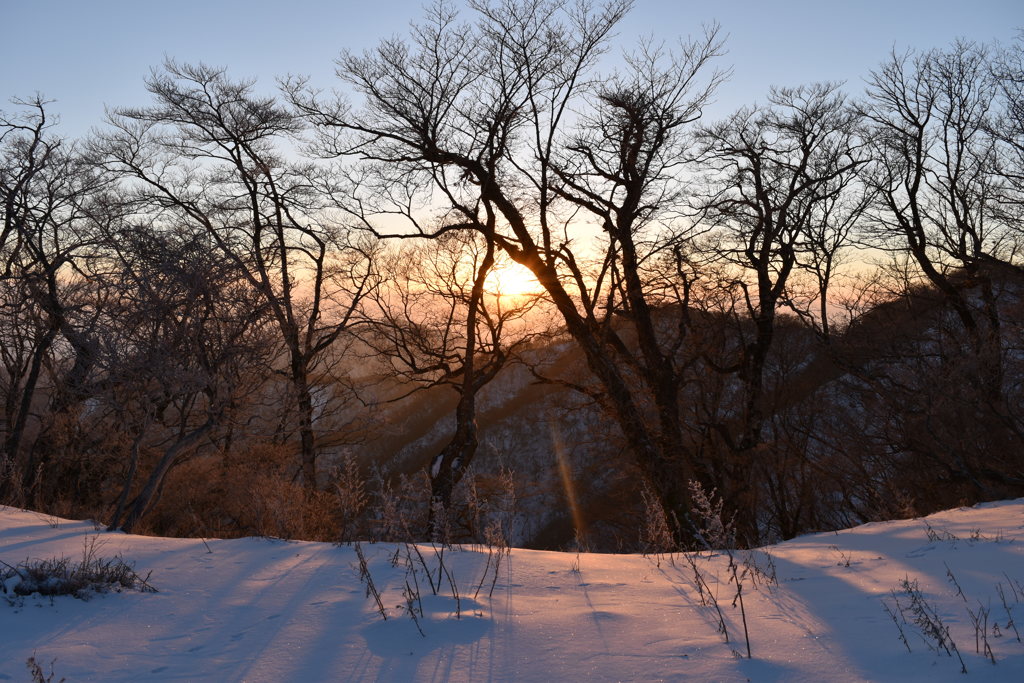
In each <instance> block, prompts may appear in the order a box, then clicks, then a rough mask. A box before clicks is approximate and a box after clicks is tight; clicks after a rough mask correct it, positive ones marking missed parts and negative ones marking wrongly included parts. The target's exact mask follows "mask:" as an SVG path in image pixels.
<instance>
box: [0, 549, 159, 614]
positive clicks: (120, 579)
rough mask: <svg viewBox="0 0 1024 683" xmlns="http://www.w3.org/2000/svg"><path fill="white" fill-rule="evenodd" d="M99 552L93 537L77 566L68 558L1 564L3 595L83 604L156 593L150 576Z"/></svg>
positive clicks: (0, 576)
mask: <svg viewBox="0 0 1024 683" xmlns="http://www.w3.org/2000/svg"><path fill="white" fill-rule="evenodd" d="M96 551H97V543H96V537H92V538H89V539H86V541H85V543H84V548H83V551H82V559H81V560H79V561H77V562H76V561H72V560H71V559H69V558H67V557H59V558H50V559H42V560H25V561H24V562H22V563H20V564H18V565H10V564H7V563H6V562H2V561H0V564H2V565H3V568H2V569H0V591H2V592H4V593H7V592H13V593H14V594H15V595H21V596H25V595H32V594H33V593H39V594H40V595H49V596H53V595H72V596H74V597H76V598H79V599H80V600H88V599H89V598H90V597H92V596H93V595H95V594H97V593H107V592H110V591H115V592H118V593H119V592H121V591H124V590H137V591H142V592H143V593H155V592H156V588H154V587H153V586H152V585H150V583H149V576H150V575H149V574H146V576H145V577H142V576H139V574H138V573H137V572H136V571H135V567H134V566H133V565H132V564H130V563H128V562H125V561H124V560H123V559H121V557H120V556H117V557H114V558H110V559H105V558H101V557H98V556H97V554H96ZM8 583H10V584H11V585H10V586H8Z"/></svg>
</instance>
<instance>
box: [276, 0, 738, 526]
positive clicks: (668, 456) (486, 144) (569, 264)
mask: <svg viewBox="0 0 1024 683" xmlns="http://www.w3.org/2000/svg"><path fill="white" fill-rule="evenodd" d="M630 4H631V3H630V2H628V1H621V0H620V1H614V2H610V3H608V4H605V5H600V6H596V5H593V4H590V3H577V4H567V3H562V2H549V1H547V0H528V1H524V2H477V3H473V4H472V8H473V10H474V11H475V13H476V21H475V22H474V23H472V24H469V25H464V24H460V23H459V22H458V19H457V16H456V13H455V12H453V11H451V10H450V9H449V8H447V7H446V6H444V5H441V6H435V8H434V9H433V10H432V11H431V13H430V15H429V17H428V20H427V21H426V22H424V23H423V24H420V25H418V26H416V27H414V29H413V32H412V37H411V43H406V42H405V41H402V40H390V41H385V42H383V43H382V44H381V45H380V46H379V47H377V48H376V49H375V50H372V51H370V52H367V53H366V54H364V55H361V56H358V55H352V54H345V55H343V57H342V58H341V60H340V61H339V75H340V76H341V77H342V78H343V79H344V80H346V81H347V82H349V83H350V84H352V85H353V86H354V87H355V88H356V89H357V90H358V91H359V92H360V93H361V94H362V95H363V96H364V98H365V107H364V108H363V109H362V110H360V111H357V112H353V111H352V110H351V109H350V108H349V107H348V106H347V105H345V104H344V103H341V102H339V103H331V102H327V101H324V100H323V99H322V98H320V97H318V96H317V94H316V93H311V92H308V91H304V90H302V89H301V88H299V87H294V88H293V99H294V100H295V102H296V104H297V105H298V106H299V107H301V108H302V109H303V110H304V111H305V112H306V114H307V115H308V117H309V118H310V120H311V121H312V122H313V123H314V124H315V125H316V126H317V127H318V128H319V129H320V130H321V131H322V133H323V136H324V140H323V141H324V142H325V143H328V146H329V148H330V151H332V152H333V153H335V154H338V155H343V156H344V155H354V156H358V157H361V158H363V159H365V160H367V161H368V162H372V163H373V164H375V166H376V167H377V168H381V167H383V168H385V169H387V168H390V169H392V171H391V173H390V174H389V173H387V172H384V171H382V172H379V173H377V174H376V175H375V176H374V182H372V183H371V182H368V181H366V180H362V179H361V182H362V183H363V184H362V185H361V186H357V187H356V191H357V192H358V193H359V194H358V196H359V198H360V199H359V200H358V201H355V202H347V206H348V207H349V209H350V211H351V212H352V213H353V215H355V216H356V217H357V218H358V219H359V220H361V221H362V222H363V224H364V225H365V226H366V227H368V228H370V229H373V230H376V231H377V232H382V230H381V223H380V218H381V216H382V214H394V213H402V214H403V215H405V216H406V217H407V218H409V221H410V222H409V224H410V225H411V226H412V228H413V230H415V231H418V232H420V233H421V234H424V235H436V234H439V233H440V232H443V231H446V230H452V229H474V230H479V229H480V226H489V225H492V224H493V225H494V226H495V227H494V233H493V239H494V242H495V245H496V246H497V247H498V248H499V249H501V250H502V251H504V252H505V253H506V254H508V256H509V257H510V258H512V259H513V260H514V261H516V262H517V263H520V264H522V265H524V266H526V267H527V268H529V269H530V271H531V272H533V274H534V276H535V277H536V278H537V280H538V282H539V283H540V284H541V286H542V287H543V288H544V290H545V292H546V293H547V296H548V297H549V298H550V300H551V302H552V305H553V306H554V308H555V309H556V310H557V311H558V312H559V314H560V316H561V318H562V320H563V322H564V324H565V326H566V330H567V332H568V334H569V335H571V336H572V338H573V339H575V341H576V342H577V343H578V344H579V345H580V347H581V349H582V350H583V353H584V356H585V358H586V361H587V365H588V367H589V368H590V371H591V372H592V373H593V376H594V377H595V378H596V381H597V386H596V387H594V388H591V389H589V391H590V392H591V393H595V391H596V393H597V394H598V395H599V396H600V398H601V400H602V402H603V404H604V405H605V406H607V407H608V408H609V410H610V412H611V414H612V415H613V416H614V418H615V420H616V422H617V423H618V425H619V427H620V429H621V430H622V433H623V435H624V436H625V438H626V439H627V441H628V442H629V445H630V448H631V449H632V451H633V453H634V454H635V455H636V458H637V462H638V463H639V464H640V466H641V469H642V471H643V472H644V473H645V475H646V477H647V478H648V479H649V480H650V482H651V484H652V486H653V487H654V488H655V490H656V491H657V492H658V495H659V498H660V500H661V501H662V503H663V504H664V505H665V506H666V508H667V509H669V510H671V511H672V512H674V513H676V514H678V515H682V514H685V513H686V511H687V510H688V507H689V506H688V502H687V501H688V493H687V479H688V478H690V477H691V476H692V474H693V463H692V460H691V458H690V457H689V456H688V454H686V453H683V452H682V451H681V447H680V443H679V439H678V438H677V436H676V435H675V434H673V433H671V432H672V430H675V429H677V428H678V417H677V416H676V415H675V414H674V413H673V411H674V408H673V406H674V405H675V399H674V398H673V397H672V396H670V394H671V393H672V392H671V391H670V390H669V389H668V388H667V387H668V385H669V384H670V383H671V380H672V373H669V374H668V375H667V376H663V375H662V374H661V370H662V369H663V367H664V363H665V362H666V359H668V358H670V357H671V350H670V349H671V344H669V345H668V346H667V347H662V346H660V344H661V342H658V343H649V344H648V346H647V351H646V352H645V353H646V354H647V355H645V356H643V357H642V359H641V360H636V359H634V360H635V364H634V367H633V368H630V367H627V366H626V365H624V364H623V362H622V360H623V357H626V356H629V357H631V353H630V352H629V351H628V344H627V342H626V341H625V340H624V339H623V337H622V336H621V330H620V329H619V328H618V327H617V318H616V317H614V316H613V315H612V313H613V312H614V311H616V310H619V309H620V308H622V306H624V305H625V306H630V307H631V308H630V309H629V310H630V313H631V314H633V315H637V316H640V317H641V318H644V317H647V318H648V320H647V321H646V322H643V323H642V324H643V325H644V326H646V329H645V334H649V331H650V327H651V326H652V325H654V323H650V318H651V317H653V316H654V313H649V312H648V310H647V309H648V308H652V305H651V304H650V303H646V301H645V297H647V296H648V293H647V292H644V291H640V290H639V289H638V288H639V287H641V285H640V284H638V280H642V277H641V276H640V275H639V273H637V272H636V271H637V269H638V268H640V267H641V263H642V262H643V261H644V259H645V258H647V257H648V251H649V244H650V242H648V241H646V240H645V239H644V238H641V237H639V236H638V235H639V233H641V232H642V231H644V230H645V229H650V228H651V227H652V226H654V225H656V223H655V219H656V218H658V217H661V215H662V212H663V210H664V209H665V208H666V205H667V204H670V203H671V194H672V191H671V190H666V188H667V187H669V186H670V182H669V177H670V176H672V175H673V174H675V173H677V172H678V169H674V168H673V164H675V161H674V160H673V159H672V154H673V153H674V150H677V149H678V147H677V145H678V141H679V139H680V136H682V135H683V133H684V131H685V124H686V123H687V122H689V121H691V120H692V119H694V118H696V117H697V116H698V115H699V112H700V109H701V105H702V104H703V102H704V101H705V100H706V99H707V96H708V93H709V92H710V89H711V88H713V86H714V84H715V83H716V82H717V81H718V80H719V78H720V76H718V75H711V76H709V77H702V76H701V74H702V73H703V70H704V67H705V66H706V63H707V61H708V60H709V59H710V58H711V57H712V56H713V55H714V54H716V53H717V52H718V49H719V48H718V46H719V44H718V41H717V38H716V37H715V36H714V33H713V32H711V33H709V35H708V36H705V38H704V39H703V40H698V41H696V42H694V43H693V44H688V45H687V46H684V48H683V50H682V52H681V56H679V57H676V58H669V59H667V60H666V61H665V62H664V63H663V62H662V60H659V59H658V51H657V50H653V49H652V50H648V51H647V52H642V53H641V54H640V55H638V56H637V57H636V58H633V59H631V60H630V61H629V63H628V64H627V67H626V70H625V71H624V73H623V75H621V76H618V77H614V78H612V79H611V80H610V81H607V80H606V79H603V78H602V76H601V75H599V74H598V73H597V72H596V69H595V67H596V65H597V60H598V58H599V57H600V55H601V54H602V53H603V52H604V51H605V49H606V47H607V41H608V38H609V36H610V34H611V32H612V30H613V29H614V27H615V25H616V24H617V23H618V22H619V20H620V19H621V18H622V16H623V15H624V14H625V13H626V12H627V11H628V10H629V7H630ZM655 65H658V66H657V68H653V67H654V66H655ZM659 74H661V75H663V74H669V82H668V83H667V84H662V83H660V82H659V79H660V78H661V75H659ZM606 82H607V83H608V84H609V85H608V87H602V83H606ZM293 85H296V84H293ZM590 98H592V100H595V101H598V102H600V103H601V104H600V105H599V106H600V107H601V110H600V112H599V113H598V114H596V115H595V116H594V117H593V118H592V119H589V120H588V119H586V118H584V119H579V118H578V117H576V116H575V115H574V113H573V112H574V111H575V109H576V108H577V107H581V108H582V107H585V106H586V102H587V101H588V99H590ZM577 124H579V125H577ZM617 143H618V145H619V146H618V147H617V146H616V144H617ZM619 149H623V152H622V153H620V152H618V151H616V150H619ZM399 169H401V170H403V171H405V172H403V173H399V172H398V170H399ZM602 172H609V173H610V174H612V175H611V176H610V177H604V178H603V177H601V175H600V174H601V173H602ZM633 174H640V176H641V177H634V175H633ZM369 188H373V194H372V197H373V198H376V200H377V201H374V200H373V199H371V198H370V193H369V192H368V191H367V190H368V189H369ZM382 188H384V189H382ZM381 197H385V198H388V199H392V200H400V201H396V202H395V204H397V205H400V206H401V207H402V210H401V211H394V210H387V209H385V208H384V207H382V206H381V204H380V203H379V200H380V198H381ZM415 197H420V198H421V199H419V200H418V202H417V201H416V200H415V199H414V198H415ZM423 197H427V198H429V199H423ZM424 202H426V204H427V205H428V206H429V205H436V203H437V202H443V204H444V205H447V206H451V207H454V210H453V211H451V212H449V213H448V214H446V215H447V216H448V217H449V219H450V220H448V221H442V222H441V223H440V227H439V228H431V229H427V226H424V224H423V223H422V222H420V221H417V220H416V219H415V216H414V215H410V214H413V212H412V211H409V210H408V207H411V206H414V205H416V204H420V205H422V204H423V203H424ZM588 214H589V215H588ZM492 216H493V217H495V220H490V218H491V217H492ZM606 219H607V220H606ZM594 223H596V224H597V226H598V227H599V230H601V231H602V232H601V235H603V244H601V246H600V247H599V248H598V249H596V252H597V254H598V261H597V264H596V266H594V267H593V268H591V267H590V261H591V259H590V257H589V250H588V247H587V246H585V244H586V241H585V240H583V239H582V236H583V235H588V236H589V235H592V234H593V233H594V232H595V231H594V230H593V229H592V228H591V227H590V226H591V225H593V224H594ZM435 225H436V224H435ZM623 243H625V244H626V245H627V246H626V247H623ZM634 245H636V246H635V249H636V251H635V252H633V251H632V249H633V248H634ZM627 282H629V283H632V284H629V285H628V287H626V286H625V283H627ZM630 291H631V293H630ZM620 297H624V298H620ZM622 301H625V302H626V303H625V304H622V303H621V302H622ZM624 310H625V309H624ZM622 320H625V319H622ZM648 342H651V340H650V339H648ZM656 346H657V348H655V347H656ZM640 367H642V368H644V372H645V373H647V374H640V375H637V374H634V369H635V368H640ZM655 379H656V380H657V381H656V382H654V381H653V380H655ZM580 388H582V389H587V388H586V387H580ZM652 395H654V396H657V397H658V398H659V400H662V401H663V403H664V404H665V405H663V406H659V411H658V412H659V413H660V414H661V419H662V421H663V422H664V424H666V425H668V428H667V429H664V432H665V433H662V432H663V429H662V427H660V426H659V422H658V419H655V420H654V421H653V422H652V421H649V420H648V413H647V411H646V410H645V404H646V403H647V401H648V397H650V396H652Z"/></svg>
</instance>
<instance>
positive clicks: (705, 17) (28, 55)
mask: <svg viewBox="0 0 1024 683" xmlns="http://www.w3.org/2000/svg"><path fill="white" fill-rule="evenodd" d="M424 4H425V3H424V2H423V0H386V1H382V0H376V1H375V2H366V1H365V0H360V1H352V0H334V1H331V0H291V2H289V3H287V4H286V3H282V2H280V1H279V0H275V1H273V2H271V1H269V0H219V1H216V0H177V1H176V2H166V1H165V2H150V1H146V2H139V0H91V1H88V2H86V1H83V0H0V16H3V17H4V20H3V24H4V29H5V30H4V37H3V39H2V40H0V109H3V110H7V111H9V110H10V109H11V106H10V104H9V100H10V98H12V97H16V96H21V97H25V96H32V95H33V94H34V93H36V92H40V93H42V94H43V95H45V96H46V97H47V98H49V99H52V100H56V101H55V103H54V104H53V105H51V111H52V112H56V113H58V114H59V115H60V116H61V119H62V126H61V130H62V132H63V134H65V135H69V136H79V135H83V134H85V133H86V132H87V131H88V130H89V128H90V127H92V126H95V125H98V124H101V123H102V121H103V117H104V107H105V106H140V105H144V104H146V103H147V102H148V96H147V94H146V92H145V90H144V85H143V79H144V78H145V76H146V75H147V74H148V73H149V70H150V68H151V67H153V66H157V65H159V64H160V63H161V62H162V61H163V60H164V58H165V57H173V58H176V59H178V60H180V61H184V62H199V61H202V62H205V63H208V64H212V65H217V66H226V67H228V68H229V70H230V73H231V74H232V75H234V76H235V77H255V78H257V79H258V80H259V82H260V83H261V84H263V85H265V86H266V87H271V86H272V84H273V82H274V78H275V77H277V76H282V75H285V74H304V75H309V76H310V77H311V78H312V81H313V84H314V85H316V86H319V87H323V88H331V87H335V86H336V85H338V83H337V81H336V79H335V78H334V75H333V71H334V64H333V62H334V59H335V58H336V57H337V55H338V53H339V52H340V51H341V50H342V49H343V48H348V49H352V50H356V51H360V50H362V49H365V48H368V47H372V46H373V45H374V44H376V42H377V41H379V40H380V39H382V38H387V37H390V36H393V35H402V34H405V33H406V32H407V29H408V26H409V23H410V22H411V21H413V20H415V19H417V18H419V17H420V16H422V8H423V6H424ZM713 21H718V22H719V23H720V24H721V26H722V28H723V30H724V32H725V33H726V34H727V35H728V36H729V38H728V41H727V49H728V51H729V52H728V55H727V56H726V57H725V58H724V59H723V60H722V62H721V64H722V65H723V66H732V67H733V69H734V73H733V77H732V79H731V80H730V81H729V83H727V84H726V85H725V86H724V87H723V88H722V89H721V90H720V92H719V96H718V98H717V102H716V104H715V106H714V108H713V109H712V110H711V111H710V112H709V116H719V115H725V114H727V113H729V112H730V111H732V110H733V109H736V108H738V107H739V106H742V105H744V104H750V103H753V102H754V101H756V100H759V99H760V100H763V98H764V96H765V93H766V92H767V88H768V86H769V85H772V84H777V85H799V84H801V83H809V82H812V81H820V80H840V81H846V82H847V84H848V89H849V90H850V91H851V92H856V91H858V90H859V89H860V86H861V82H862V78H863V77H864V76H865V75H867V73H868V71H869V70H870V69H871V68H873V67H875V66H876V65H877V64H878V63H879V62H880V61H882V60H883V59H884V58H885V56H886V55H887V54H888V53H889V52H890V51H891V50H892V49H894V48H895V49H896V50H897V51H900V52H902V51H904V50H906V49H907V48H918V49H928V48H931V47H941V46H946V45H948V44H949V43H950V42H951V41H952V40H953V39H955V38H957V37H963V38H967V39H970V40H976V41H983V42H989V41H992V40H1000V41H1002V42H1009V41H1011V40H1013V39H1014V38H1015V36H1017V35H1018V33H1019V32H1020V30H1021V29H1022V28H1024V3H1022V2H1021V1H1020V0H975V1H974V2H970V3H968V2H965V1H964V0H952V1H951V0H859V1H850V0H845V1H843V2H838V1H832V0H817V1H808V0H779V1H776V2H766V1H765V0H759V1H754V0H717V1H714V2H712V1H709V0H701V1H693V0H676V1H674V2H673V1H670V0H636V5H635V7H634V9H633V11H632V13H631V14H630V15H629V16H628V17H627V19H626V20H625V21H624V23H623V24H622V25H621V26H620V29H619V32H618V38H617V41H616V42H617V43H618V45H619V46H620V49H622V48H627V47H628V46H630V45H633V44H635V43H636V41H637V40H638V39H639V38H641V37H645V36H653V37H654V38H655V39H656V40H664V41H666V42H668V43H672V42H674V41H676V40H677V39H678V37H680V36H686V35H689V34H697V33H699V32H700V27H701V24H704V23H708V22H713Z"/></svg>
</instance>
